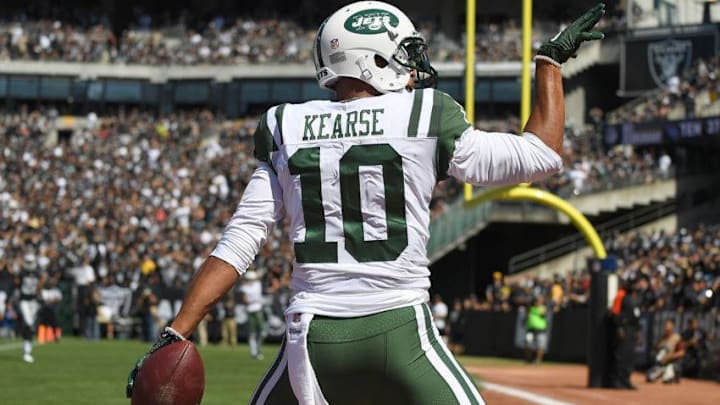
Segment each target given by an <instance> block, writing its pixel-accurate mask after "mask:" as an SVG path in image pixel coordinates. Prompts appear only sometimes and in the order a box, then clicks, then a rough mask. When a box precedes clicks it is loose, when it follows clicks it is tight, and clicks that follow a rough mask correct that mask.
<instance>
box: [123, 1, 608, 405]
mask: <svg viewBox="0 0 720 405" xmlns="http://www.w3.org/2000/svg"><path fill="white" fill-rule="evenodd" d="M603 13H604V5H602V4H599V5H597V6H596V7H594V8H592V9H591V10H590V11H588V12H587V13H586V14H585V15H583V16H582V17H581V18H579V19H578V20H577V21H575V22H574V23H572V24H571V25H569V26H568V27H567V28H566V29H565V30H563V31H562V32H560V33H559V34H558V35H556V36H555V37H553V38H552V39H551V40H549V41H548V42H547V43H545V44H544V45H543V46H542V47H541V48H540V49H539V52H538V55H537V57H536V73H535V98H536V99H535V106H534V109H533V111H532V115H531V117H530V119H529V121H528V123H527V126H526V127H525V134H524V136H515V135H512V134H505V133H487V132H483V131H480V130H476V129H474V128H473V127H472V125H471V123H469V122H468V121H467V119H466V118H465V113H464V111H463V109H462V107H461V106H460V105H458V104H457V103H456V102H455V101H454V100H453V99H452V98H451V97H450V96H448V95H447V94H445V93H443V92H440V91H437V90H434V89H433V88H432V87H431V86H432V84H433V83H434V82H435V80H436V77H437V74H436V72H435V69H433V68H432V66H431V65H430V62H429V60H428V57H427V53H426V50H427V46H426V44H425V41H424V40H423V38H422V37H421V35H420V33H419V32H418V31H417V30H416V29H415V26H414V25H413V23H412V22H411V21H410V19H409V18H408V17H407V16H406V15H405V14H404V13H403V12H402V11H400V10H399V9H397V8H396V7H394V6H392V5H389V4H386V3H383V2H379V1H362V2H358V3H353V4H349V5H347V6H344V7H342V8H341V9H340V10H338V11H336V12H335V13H333V14H332V15H331V16H330V17H329V18H327V19H326V20H325V22H323V23H322V24H321V25H320V28H319V29H318V32H317V37H316V40H315V44H314V54H315V65H316V71H317V80H318V83H319V84H320V86H321V87H323V88H326V89H328V90H330V91H332V92H334V93H335V100H336V101H310V102H307V103H303V104H283V105H279V106H275V107H272V108H270V109H269V110H268V111H267V112H266V113H265V114H264V115H263V116H262V117H261V118H260V122H259V125H258V128H257V130H256V131H255V135H254V137H255V157H256V158H257V160H258V166H257V169H256V170H255V172H254V174H253V176H252V179H251V181H250V183H249V184H248V186H247V188H246V190H245V192H244V194H243V197H242V199H241V201H240V203H239V205H238V207H237V209H236V211H235V214H234V216H233V217H232V219H231V220H230V222H229V224H228V225H227V227H226V229H225V231H224V233H223V236H222V238H221V240H220V241H219V242H218V244H217V246H216V248H215V250H214V251H213V252H212V253H211V256H210V257H209V258H208V259H207V260H206V261H205V263H204V265H203V266H202V269H201V271H200V272H199V273H198V275H197V276H196V277H195V279H194V281H193V284H192V285H191V287H190V290H189V292H188V294H187V296H186V298H185V301H184V304H183V306H182V309H181V310H180V313H179V314H178V316H177V318H176V319H175V321H174V322H173V323H172V325H171V326H170V327H168V328H166V329H165V331H164V332H163V333H162V335H161V336H160V338H159V340H158V342H157V343H156V344H155V345H154V346H153V347H152V348H151V350H150V352H149V353H152V351H154V350H157V348H159V347H163V346H164V345H167V344H171V343H172V342H176V341H180V340H184V339H186V338H187V336H189V335H190V334H191V333H192V332H193V330H194V329H195V328H196V326H197V324H198V323H199V322H200V320H201V319H202V318H203V316H204V315H205V313H206V312H207V311H208V309H209V308H210V307H211V306H212V305H213V304H214V303H215V302H216V301H217V300H218V299H220V298H221V297H223V296H224V295H225V293H226V291H228V289H229V288H231V287H232V286H233V285H234V283H235V282H236V281H237V279H238V277H239V276H242V274H243V273H244V272H245V271H246V269H247V268H248V266H249V265H250V264H251V263H252V261H253V258H254V257H255V255H256V254H257V252H258V249H260V247H261V246H262V245H263V243H264V242H265V240H266V238H267V236H268V233H269V232H270V231H271V230H272V228H273V226H274V224H275V223H276V222H278V221H280V220H281V219H282V215H283V214H282V213H283V212H286V213H287V216H288V217H289V237H290V239H291V240H292V242H293V243H294V250H295V262H294V268H293V273H292V282H291V288H292V290H293V296H292V298H291V300H290V304H289V307H288V309H287V311H286V320H287V332H286V336H285V340H284V343H283V344H282V346H281V348H280V350H279V353H278V357H277V359H276V360H275V361H274V363H273V364H272V366H271V367H270V369H269V370H268V372H267V373H266V374H265V376H264V377H263V379H262V380H261V381H260V383H259V384H258V386H257V388H256V390H255V392H254V394H253V396H252V399H251V401H250V403H251V404H291V403H300V404H303V405H305V404H327V403H365V404H367V403H371V404H404V403H408V404H437V403H442V404H482V403H483V399H482V398H481V396H480V394H479V393H478V390H477V388H476V386H475V384H474V382H473V380H472V378H471V377H469V376H468V375H467V374H466V373H465V371H464V370H463V369H462V367H460V365H459V364H458V363H457V362H456V361H455V359H454V358H453V356H452V354H451V353H450V351H449V350H448V349H447V347H446V346H445V344H444V343H443V341H442V339H440V337H439V334H438V331H437V329H436V328H435V326H434V325H433V323H432V320H431V319H432V318H431V314H430V310H429V309H428V307H427V305H426V302H427V301H428V300H429V296H428V292H427V291H428V288H429V286H430V281H429V270H428V259H427V255H426V245H427V241H428V239H429V237H430V233H429V230H428V228H429V225H430V212H429V204H430V198H431V195H432V191H433V187H434V185H435V183H436V182H437V181H438V180H440V179H444V178H446V177H448V176H453V177H455V178H457V179H459V180H460V181H463V182H467V183H471V184H476V185H497V184H513V183H519V182H527V181H537V180H540V179H542V178H544V177H547V176H549V175H551V174H553V173H556V172H557V171H558V170H560V168H561V166H562V159H561V158H560V155H559V152H560V150H561V148H562V141H563V127H564V120H565V110H564V98H563V88H562V75H561V71H560V66H561V64H562V63H563V62H565V61H566V60H568V59H569V58H570V57H571V56H573V55H574V54H575V53H576V51H577V50H578V48H579V46H580V45H581V44H582V42H584V41H587V40H593V39H600V38H602V34H601V33H598V32H593V31H591V30H592V27H593V26H594V25H595V24H596V23H597V21H598V20H599V19H600V17H601V16H602V15H603ZM413 88H414V89H413ZM138 364H140V365H141V364H142V359H141V360H140V362H139V363H138ZM137 370H138V367H137V366H136V368H135V369H133V370H132V371H131V373H130V376H129V381H128V387H127V393H128V394H131V393H132V386H133V383H134V376H135V373H136V372H137Z"/></svg>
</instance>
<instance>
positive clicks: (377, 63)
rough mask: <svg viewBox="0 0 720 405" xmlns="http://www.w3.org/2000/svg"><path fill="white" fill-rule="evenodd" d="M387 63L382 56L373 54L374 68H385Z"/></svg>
mask: <svg viewBox="0 0 720 405" xmlns="http://www.w3.org/2000/svg"><path fill="white" fill-rule="evenodd" d="M388 64H389V62H388V61H387V59H385V58H383V57H382V56H380V55H378V54H375V66H377V67H379V68H380V69H382V68H384V67H385V66H387V65H388Z"/></svg>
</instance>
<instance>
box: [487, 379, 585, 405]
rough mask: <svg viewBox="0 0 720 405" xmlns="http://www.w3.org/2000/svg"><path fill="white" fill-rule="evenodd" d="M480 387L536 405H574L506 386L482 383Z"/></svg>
mask: <svg viewBox="0 0 720 405" xmlns="http://www.w3.org/2000/svg"><path fill="white" fill-rule="evenodd" d="M482 387H483V388H485V389H486V390H489V391H495V392H497V393H499V394H503V395H507V396H511V397H515V398H520V399H523V400H525V401H528V402H531V403H533V404H538V405H574V404H573V403H572V402H565V401H559V400H557V399H553V398H550V397H546V396H544V395H540V394H536V393H534V392H530V391H525V390H521V389H519V388H513V387H509V386H507V385H501V384H496V383H491V382H489V381H483V382H482Z"/></svg>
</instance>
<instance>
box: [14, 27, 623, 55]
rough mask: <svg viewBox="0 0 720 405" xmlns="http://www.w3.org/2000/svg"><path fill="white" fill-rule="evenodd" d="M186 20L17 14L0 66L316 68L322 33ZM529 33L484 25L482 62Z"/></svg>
mask: <svg viewBox="0 0 720 405" xmlns="http://www.w3.org/2000/svg"><path fill="white" fill-rule="evenodd" d="M186 20H191V19H189V18H188V19H180V20H178V21H177V22H176V23H174V24H170V25H162V26H160V25H157V24H153V23H152V18H151V17H150V16H147V15H142V16H140V17H138V19H137V22H136V23H135V24H133V25H132V26H131V27H129V28H127V29H125V30H123V31H122V32H121V33H120V34H117V35H116V33H113V31H112V30H111V29H110V28H109V25H108V24H107V22H106V19H103V18H98V17H95V18H85V19H82V20H79V21H73V22H71V21H68V20H64V19H28V18H27V17H25V16H15V17H14V18H6V19H5V20H4V21H3V20H0V60H36V61H65V62H96V63H119V64H146V65H206V64H213V65H234V64H258V63H312V49H313V47H312V42H313V40H314V37H315V29H314V28H313V29H306V28H303V27H301V26H300V25H299V24H298V23H297V22H295V21H293V20H287V19H278V18H267V19H258V18H250V17H239V18H236V19H232V18H229V17H228V18H226V17H223V16H218V17H216V18H214V19H212V20H210V21H206V22H205V23H190V22H189V21H186ZM618 21H619V20H610V21H609V22H607V23H605V25H604V28H605V29H607V30H615V29H618V24H621V23H618ZM560 26H561V24H557V23H551V22H538V23H536V24H535V27H534V28H533V46H534V47H535V48H537V47H538V46H539V45H540V44H541V42H542V40H543V39H544V38H547V37H549V36H552V35H553V34H554V33H555V32H557V31H558V28H559V27H560ZM194 27H196V28H194ZM419 29H420V31H421V33H422V34H423V36H424V37H425V38H426V39H427V41H428V43H429V48H430V52H431V58H432V60H433V61H435V62H461V61H463V60H464V47H465V44H464V38H462V39H460V40H456V39H452V38H450V37H449V36H448V35H446V34H444V33H442V32H439V31H438V30H437V29H436V28H435V26H434V24H432V23H430V22H422V23H420V24H419ZM521 34H522V33H521V29H520V27H519V25H518V23H517V22H516V21H515V20H513V19H508V20H505V21H502V22H500V23H481V24H479V26H478V35H477V42H476V45H477V47H476V49H477V58H478V60H479V61H484V62H500V61H515V60H520V58H521V53H520V52H521V38H522V35H521Z"/></svg>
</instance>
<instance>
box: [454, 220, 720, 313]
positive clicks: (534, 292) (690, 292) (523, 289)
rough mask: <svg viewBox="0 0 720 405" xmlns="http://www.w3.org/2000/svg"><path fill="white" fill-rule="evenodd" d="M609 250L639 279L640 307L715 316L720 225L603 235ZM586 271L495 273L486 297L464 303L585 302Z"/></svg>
mask: <svg viewBox="0 0 720 405" xmlns="http://www.w3.org/2000/svg"><path fill="white" fill-rule="evenodd" d="M604 243H605V247H606V249H607V251H608V254H610V255H614V256H616V257H617V258H618V268H619V270H618V274H619V276H620V278H621V279H623V280H627V279H633V278H635V277H643V278H646V279H647V280H648V289H647V290H646V291H644V292H643V293H642V296H641V307H642V309H643V310H644V311H649V312H655V311H678V312H705V311H713V312H715V313H718V314H719V315H720V225H713V226H704V225H700V226H698V227H697V228H695V229H690V230H689V229H686V228H681V229H680V230H678V231H677V232H673V233H667V232H664V231H655V232H630V233H627V234H624V235H622V234H613V235H609V236H607V237H606V238H605V241H604ZM589 288H590V274H589V273H588V272H587V271H575V272H570V273H569V274H567V275H566V276H560V275H555V276H554V277H553V278H538V277H530V278H524V279H514V281H512V282H510V281H508V280H507V279H505V278H504V277H503V276H502V274H501V273H499V272H496V273H494V282H493V283H492V284H490V285H489V286H488V287H487V289H486V290H485V297H482V299H480V298H478V297H477V296H471V297H468V298H467V299H466V300H465V302H464V306H465V307H468V308H473V309H476V310H495V311H509V310H511V309H513V308H517V307H520V306H527V305H528V304H529V303H530V302H531V301H532V299H533V298H534V297H536V296H539V295H541V296H543V297H545V298H546V302H547V303H548V305H549V306H550V307H551V308H552V309H553V310H554V311H559V310H561V309H562V308H567V307H573V306H584V305H587V300H588V294H589Z"/></svg>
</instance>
